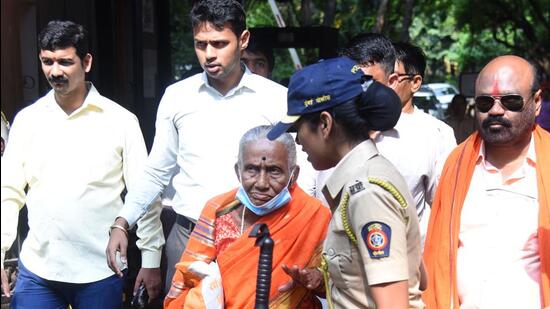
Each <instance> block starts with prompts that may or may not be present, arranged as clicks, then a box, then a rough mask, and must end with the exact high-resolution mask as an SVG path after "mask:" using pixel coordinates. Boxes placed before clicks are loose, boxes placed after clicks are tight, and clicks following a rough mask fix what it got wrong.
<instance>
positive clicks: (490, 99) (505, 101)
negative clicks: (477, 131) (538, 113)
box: [474, 94, 525, 113]
mask: <svg viewBox="0 0 550 309" xmlns="http://www.w3.org/2000/svg"><path fill="white" fill-rule="evenodd" d="M496 100H498V101H499V102H500V105H501V106H502V107H504V108H505V109H507V110H509V111H511V112H519V111H521V110H522V109H523V105H524V103H525V100H524V99H523V97H522V96H521V95H519V94H505V95H497V96H492V95H480V96H477V97H475V99H474V101H475V105H476V108H477V110H478V111H480V112H482V113H486V112H488V111H489V110H491V108H493V105H495V101H496Z"/></svg>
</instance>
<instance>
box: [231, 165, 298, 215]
mask: <svg viewBox="0 0 550 309" xmlns="http://www.w3.org/2000/svg"><path fill="white" fill-rule="evenodd" d="M290 179H292V175H291V176H290ZM290 179H289V180H288V182H289V183H288V184H290ZM288 184H287V185H286V186H285V188H284V189H283V190H282V191H281V192H279V194H277V195H276V196H275V197H273V198H272V199H271V200H270V201H268V202H266V203H264V204H263V205H255V204H254V203H252V201H251V200H250V198H249V197H248V194H246V191H245V190H244V187H243V186H242V185H241V186H240V187H239V190H238V191H237V195H236V198H237V199H238V200H239V201H240V202H241V203H243V205H244V206H245V207H246V208H248V210H250V211H252V212H253V213H255V214H256V215H258V216H265V215H267V214H269V213H271V212H273V211H275V210H277V209H279V208H281V207H283V206H285V205H286V204H287V203H288V202H290V200H291V199H292V197H291V196H290V191H288Z"/></svg>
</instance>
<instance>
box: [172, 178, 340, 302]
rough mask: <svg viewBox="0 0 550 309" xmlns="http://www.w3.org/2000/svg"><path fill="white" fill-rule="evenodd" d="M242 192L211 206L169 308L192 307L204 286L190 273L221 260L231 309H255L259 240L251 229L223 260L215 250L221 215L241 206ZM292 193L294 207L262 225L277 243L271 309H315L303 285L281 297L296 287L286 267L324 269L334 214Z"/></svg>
mask: <svg viewBox="0 0 550 309" xmlns="http://www.w3.org/2000/svg"><path fill="white" fill-rule="evenodd" d="M236 192H237V190H236V189H235V190H232V191H230V192H227V193H225V194H222V195H220V196H217V197H215V198H213V199H212V200H210V201H208V203H207V204H206V206H205V208H204V209H203V212H202V214H201V217H200V218H199V221H198V222H197V226H196V227H195V229H194V231H193V233H192V234H191V238H190V239H189V243H188V245H187V248H186V250H185V252H184V253H183V255H182V258H181V260H180V263H178V264H176V273H175V275H174V279H173V280H172V282H173V284H172V289H171V290H170V293H169V294H168V296H167V297H166V299H165V301H164V306H165V308H184V306H185V308H187V307H189V306H188V305H189V304H186V297H187V296H188V295H191V294H189V293H190V292H189V291H190V290H193V288H192V287H194V286H197V284H198V283H199V282H198V281H197V280H196V279H194V278H189V277H188V276H187V275H184V274H185V273H188V272H187V267H188V266H189V265H190V264H191V263H192V262H194V261H197V260H203V261H205V262H207V263H209V262H210V261H213V260H217V262H218V265H219V267H220V272H221V277H222V285H223V290H224V297H225V308H253V307H254V303H255V294H256V274H257V269H258V258H259V252H260V251H259V247H255V246H254V243H255V238H249V237H248V234H249V233H250V230H251V227H250V228H248V229H247V230H246V231H245V232H244V233H243V236H242V237H240V238H239V239H237V240H235V241H234V242H233V243H231V244H230V245H229V246H228V247H227V248H226V249H225V250H224V251H222V252H221V253H220V255H218V256H216V248H215V245H214V237H215V233H214V230H215V220H216V213H217V212H218V213H219V212H220V210H223V209H226V208H227V207H228V205H229V206H230V205H234V204H235V194H236ZM290 193H291V196H292V200H291V201H290V203H289V204H288V205H285V206H284V207H282V208H280V209H278V210H276V211H274V212H273V213H270V214H268V215H266V216H263V217H261V218H260V219H259V220H258V222H256V223H266V224H267V226H268V228H269V232H270V234H271V238H272V239H273V241H274V242H275V246H274V249H273V272H272V275H271V290H270V308H309V307H310V306H311V304H314V303H315V301H316V299H314V295H313V294H312V293H311V292H310V291H309V290H307V289H305V288H303V287H301V286H299V285H297V286H296V287H295V288H294V289H292V290H291V291H290V292H287V293H284V294H281V293H279V292H278V288H279V286H280V285H282V284H285V283H287V282H288V281H290V277H289V276H288V275H287V274H286V273H285V272H284V271H283V270H282V267H281V265H282V264H286V265H288V266H292V265H295V264H296V265H299V266H300V267H305V266H308V267H318V266H319V265H320V252H321V247H322V244H323V240H324V238H325V235H326V231H327V228H328V223H329V221H330V211H329V209H328V208H327V207H325V206H323V205H322V204H321V202H320V201H318V200H317V199H315V198H313V197H311V196H309V195H307V194H306V193H305V192H304V191H303V190H302V189H300V188H299V187H298V186H296V185H295V186H293V187H292V188H291V189H290ZM184 277H185V278H184ZM178 287H180V288H178ZM191 293H194V292H191ZM304 306H305V307H304Z"/></svg>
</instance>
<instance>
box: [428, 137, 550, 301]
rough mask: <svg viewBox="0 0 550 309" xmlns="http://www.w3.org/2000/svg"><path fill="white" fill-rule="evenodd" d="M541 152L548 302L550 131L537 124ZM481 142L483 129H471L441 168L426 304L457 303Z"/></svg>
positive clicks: (541, 231)
mask: <svg viewBox="0 0 550 309" xmlns="http://www.w3.org/2000/svg"><path fill="white" fill-rule="evenodd" d="M533 138H534V142H535V153H536V157H537V187H538V197H539V205H540V207H539V226H538V241H539V255H540V262H541V269H540V275H541V281H540V282H541V300H542V303H543V304H544V307H546V306H550V278H549V275H550V200H549V199H550V134H549V133H548V132H546V131H544V129H542V128H540V127H539V126H536V127H535V129H534V131H533ZM480 146H481V137H480V135H479V133H477V132H476V133H474V134H472V135H471V136H470V137H469V138H468V139H467V140H466V141H465V142H464V143H462V144H460V145H459V146H458V147H457V148H456V149H455V150H454V151H453V152H452V153H451V154H450V155H449V158H448V159H447V162H446V163H445V167H444V168H443V173H442V175H441V179H440V180H439V187H438V188H437V192H436V194H435V199H434V203H433V205H432V213H431V215H430V222H429V225H428V234H427V236H426V246H425V248H424V262H425V264H426V270H427V272H428V289H427V290H426V292H424V295H423V299H424V302H425V303H426V307H427V308H451V304H454V305H453V308H458V307H459V304H460V303H459V299H458V292H457V282H456V255H457V251H458V234H459V231H460V213H461V210H462V205H463V204H464V200H465V198H466V194H467V193H468V188H469V186H470V181H471V179H472V175H473V172H474V168H475V166H476V161H477V158H478V154H479V149H480Z"/></svg>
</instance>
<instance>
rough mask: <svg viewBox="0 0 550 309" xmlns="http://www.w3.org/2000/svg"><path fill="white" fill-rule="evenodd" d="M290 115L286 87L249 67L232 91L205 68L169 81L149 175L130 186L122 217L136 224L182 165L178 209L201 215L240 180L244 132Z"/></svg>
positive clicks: (175, 200) (178, 178) (178, 176)
mask: <svg viewBox="0 0 550 309" xmlns="http://www.w3.org/2000/svg"><path fill="white" fill-rule="evenodd" d="M285 114H286V88H285V87H283V86H281V85H279V84H276V83H274V82H272V81H270V80H268V79H266V78H263V77H261V76H259V75H256V74H252V73H251V72H250V71H249V70H248V69H247V68H246V69H245V73H244V74H243V77H242V78H241V80H240V82H239V84H238V85H237V86H236V87H235V88H233V89H231V90H230V91H229V92H228V93H227V94H226V95H221V94H220V93H219V92H218V91H217V90H216V89H214V88H213V87H212V86H210V85H209V84H208V80H207V76H206V73H204V72H203V73H200V74H197V75H194V76H191V77H189V78H187V79H185V80H182V81H180V82H177V83H175V84H173V85H171V86H169V87H168V88H167V89H166V92H165V93H164V96H163V97H162V100H161V102H160V105H159V109H158V113H157V122H156V135H155V140H154V143H153V148H152V150H151V153H150V155H149V159H148V163H147V167H146V170H145V175H144V176H143V177H141V179H140V183H139V184H138V186H137V188H136V189H135V190H133V191H129V193H128V195H127V197H126V202H125V205H124V208H123V209H122V211H121V213H120V216H121V217H123V218H125V219H126V221H128V223H129V224H130V225H132V224H133V223H134V222H135V220H137V218H139V216H140V215H141V214H143V213H144V212H145V211H146V210H147V206H148V205H149V204H150V202H151V201H153V200H155V199H156V198H157V196H158V195H159V194H160V193H161V192H162V190H163V189H164V187H165V186H167V185H168V183H169V181H170V177H171V173H170V170H171V169H172V168H173V167H174V166H176V165H177V169H178V171H177V173H176V175H175V176H174V178H173V179H172V183H173V186H174V188H175V191H176V192H175V196H174V198H173V208H174V211H175V212H176V213H178V214H180V215H184V216H186V217H189V218H191V219H195V220H196V219H198V217H199V215H200V213H201V210H202V208H203V207H204V205H205V203H206V201H207V200H208V199H210V198H212V197H214V196H216V195H217V194H219V193H220V192H225V191H227V190H228V188H232V187H236V186H238V185H239V181H238V179H237V176H236V174H235V170H234V165H235V163H236V162H237V154H238V150H239V141H240V139H241V137H242V135H243V134H244V133H245V132H246V131H248V130H249V129H251V128H253V127H255V126H258V125H269V124H275V123H277V122H278V121H279V120H280V119H282V117H283V115H285ZM300 179H302V176H300Z"/></svg>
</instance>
